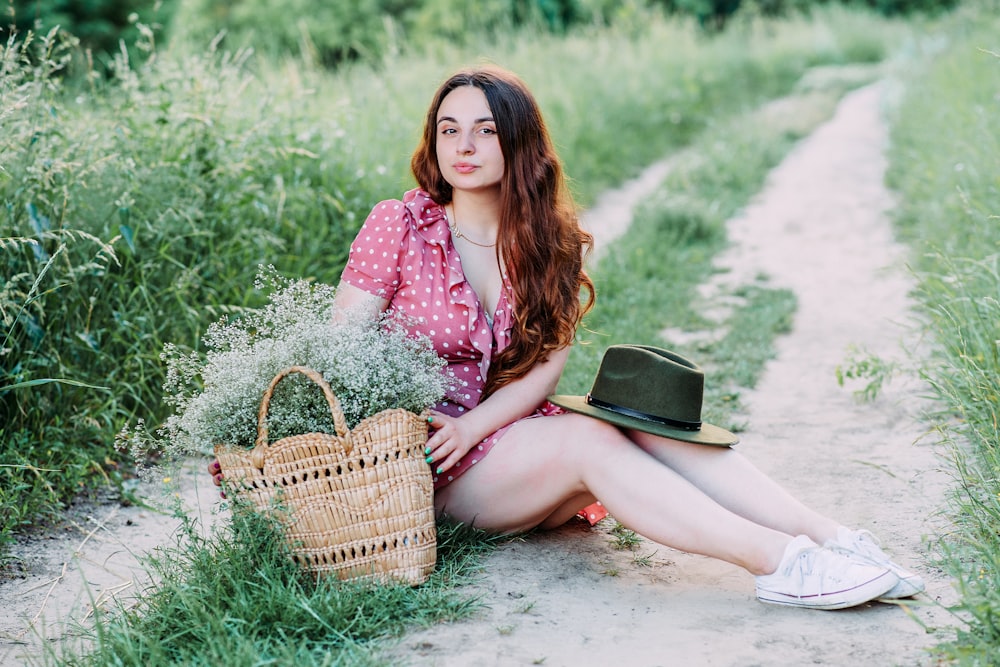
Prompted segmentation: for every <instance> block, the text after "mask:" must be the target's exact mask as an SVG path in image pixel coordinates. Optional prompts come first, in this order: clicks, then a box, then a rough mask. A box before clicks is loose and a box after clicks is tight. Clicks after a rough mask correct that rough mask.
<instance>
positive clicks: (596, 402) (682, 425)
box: [587, 394, 701, 431]
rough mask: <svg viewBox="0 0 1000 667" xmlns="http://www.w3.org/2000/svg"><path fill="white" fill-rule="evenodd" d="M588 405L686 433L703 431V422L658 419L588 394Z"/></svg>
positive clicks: (667, 418)
mask: <svg viewBox="0 0 1000 667" xmlns="http://www.w3.org/2000/svg"><path fill="white" fill-rule="evenodd" d="M587 403H588V404H589V405H593V406H594V407H597V408H601V409H603V410H610V411H611V412H617V413H618V414H620V415H624V416H626V417H634V418H636V419H641V420H643V421H648V422H653V423H656V424H663V425H664V426H672V427H674V428H679V429H682V430H684V431H698V430H700V429H701V422H700V421H697V422H689V421H683V420H681V419H670V418H669V417H658V416H656V415H651V414H649V413H647V412H640V411H639V410H633V409H632V408H626V407H623V406H621V405H615V404H614V403H608V402H607V401H602V400H601V399H599V398H594V397H593V396H591V395H590V394H587Z"/></svg>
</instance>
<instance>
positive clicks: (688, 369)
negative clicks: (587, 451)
mask: <svg viewBox="0 0 1000 667" xmlns="http://www.w3.org/2000/svg"><path fill="white" fill-rule="evenodd" d="M704 390H705V374H704V373H703V372H702V370H701V369H700V368H699V367H698V366H697V364H695V363H693V362H691V361H689V360H687V359H685V358H684V357H682V356H680V355H679V354H675V353H673V352H670V351H669V350H662V349H660V348H657V347H651V346H647V345H612V346H611V347H609V348H608V349H607V351H606V352H605V353H604V359H602V360H601V367H600V369H599V370H598V371H597V377H596V378H595V379H594V386H593V387H592V388H591V390H590V393H589V394H587V395H586V396H563V395H554V396H549V400H550V401H552V402H553V403H555V404H556V405H558V406H560V407H563V408H566V409H567V410H572V411H573V412H579V413H581V414H585V415H590V416H591V417H596V418H597V419H600V420H603V421H606V422H610V423H612V424H614V425H616V426H620V427H622V428H633V429H637V430H639V431H646V432H647V433H654V434H656V435H662V436H665V437H668V438H674V439H676V440H684V441H687V442H696V443H699V444H703V445H719V446H722V447H729V446H731V445H735V444H736V443H737V442H739V438H737V437H736V436H735V435H733V434H732V433H730V432H729V431H727V430H725V429H723V428H719V427H718V426H712V425H711V424H706V423H704V422H702V421H701V403H702V397H703V394H704Z"/></svg>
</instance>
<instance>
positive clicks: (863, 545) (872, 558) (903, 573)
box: [824, 526, 925, 600]
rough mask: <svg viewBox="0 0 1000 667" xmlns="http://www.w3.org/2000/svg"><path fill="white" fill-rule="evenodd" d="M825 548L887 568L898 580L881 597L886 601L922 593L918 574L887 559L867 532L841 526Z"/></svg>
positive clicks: (921, 583) (872, 536)
mask: <svg viewBox="0 0 1000 667" xmlns="http://www.w3.org/2000/svg"><path fill="white" fill-rule="evenodd" d="M824 546H826V547H827V548H830V549H834V550H839V551H846V552H848V553H850V554H853V555H854V556H856V557H858V558H859V559H860V560H862V561H864V562H866V563H870V564H872V565H878V566H880V567H884V568H888V569H889V570H891V571H892V573H893V574H895V575H896V577H897V578H898V579H899V583H898V584H896V585H895V586H893V587H892V589H891V590H890V591H889V592H887V593H885V594H884V595H882V597H883V598H885V599H887V600H898V599H900V598H908V597H912V596H914V595H916V594H917V593H922V592H923V591H924V588H925V586H924V580H923V579H922V578H921V577H920V575H919V574H916V573H915V572H911V571H909V570H907V569H906V568H904V567H903V566H902V565H899V564H898V563H894V562H892V561H891V560H890V559H889V556H888V554H886V553H885V552H884V551H882V548H881V547H880V546H879V543H878V539H876V537H875V536H874V535H872V534H871V533H870V532H868V531H867V530H851V529H850V528H846V527H844V526H841V527H840V528H838V529H837V538H836V539H834V540H827V541H826V544H825V545H824Z"/></svg>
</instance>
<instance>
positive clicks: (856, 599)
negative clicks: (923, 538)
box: [757, 570, 899, 609]
mask: <svg viewBox="0 0 1000 667" xmlns="http://www.w3.org/2000/svg"><path fill="white" fill-rule="evenodd" d="M898 583H899V579H898V578H897V577H896V575H894V574H893V573H892V572H889V571H888V570H886V571H885V573H884V574H881V575H879V576H878V577H876V578H874V579H872V580H871V581H867V582H865V583H863V584H861V585H860V586H855V587H854V588H849V589H846V590H843V591H835V592H830V593H823V594H821V595H807V596H803V597H797V596H794V595H786V594H784V593H778V592H776V591H767V590H761V589H759V588H758V589H757V599H758V600H760V601H761V602H764V603H767V604H780V605H785V606H787V607H805V608H807V609H846V608H848V607H855V606H857V605H859V604H864V603H865V602H871V601H872V600H875V599H877V598H879V597H882V596H884V595H885V594H886V593H888V592H889V591H891V590H892V589H893V588H895V587H896V586H897V584H898Z"/></svg>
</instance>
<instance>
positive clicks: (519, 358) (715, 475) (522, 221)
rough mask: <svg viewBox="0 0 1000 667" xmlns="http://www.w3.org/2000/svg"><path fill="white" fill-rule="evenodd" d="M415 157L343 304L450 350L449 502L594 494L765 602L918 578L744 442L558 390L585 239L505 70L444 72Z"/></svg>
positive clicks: (538, 123)
mask: <svg viewBox="0 0 1000 667" xmlns="http://www.w3.org/2000/svg"><path fill="white" fill-rule="evenodd" d="M411 166H412V170H413V174H414V176H415V177H416V180H417V183H418V184H419V188H417V189H415V190H412V191H410V192H408V193H406V195H405V196H404V198H403V200H402V201H398V200H392V201H384V202H381V203H380V204H378V205H377V206H376V207H375V208H374V209H373V211H372V213H371V215H370V217H369V218H368V219H367V220H366V222H365V223H364V226H363V227H362V229H361V231H360V232H359V234H358V236H357V238H356V240H355V242H354V244H353V245H352V247H351V254H350V259H349V261H348V264H347V266H346V268H345V269H344V272H343V274H342V279H341V284H340V286H339V287H338V290H337V303H338V305H340V306H342V307H343V308H344V309H345V310H349V311H350V312H352V313H357V312H361V313H363V314H364V316H370V317H376V316H377V315H378V313H380V312H381V311H384V310H386V309H388V308H390V307H391V308H393V309H394V310H396V311H400V312H403V313H406V314H407V315H410V316H414V317H415V318H417V321H418V323H417V324H414V325H412V326H413V328H414V329H415V330H418V331H419V332H421V333H423V334H426V335H427V336H429V337H430V339H431V340H432V341H433V343H434V345H435V348H436V350H437V352H438V353H439V354H440V355H441V356H442V357H443V358H445V359H446V360H447V362H448V366H447V372H448V373H449V375H450V376H452V377H453V378H454V380H455V383H454V384H455V385H456V389H454V390H453V391H451V392H449V394H448V396H447V398H446V400H445V401H443V402H442V403H441V404H439V405H438V406H436V410H434V411H433V412H432V417H431V419H430V426H431V429H432V434H431V435H430V437H429V439H428V441H427V449H426V453H427V461H428V464H429V465H431V466H432V470H433V472H434V476H435V505H436V507H437V509H438V511H439V512H441V513H447V514H448V515H450V516H452V517H454V518H456V519H458V520H461V521H465V522H470V523H471V522H474V523H475V525H476V526H478V527H480V528H485V529H489V530H494V531H499V532H519V531H526V530H529V529H532V528H536V527H538V528H551V527H555V526H559V525H561V524H563V523H565V522H566V521H567V520H568V519H570V518H571V517H573V516H574V515H575V514H577V513H578V512H579V511H580V510H581V508H584V507H586V506H588V505H591V504H593V503H595V502H596V501H597V500H598V499H599V500H600V501H601V503H602V504H603V505H604V506H605V507H606V508H607V510H608V511H609V512H610V513H611V514H613V515H614V516H615V518H616V519H617V520H619V521H620V522H621V523H623V524H624V525H625V526H627V527H629V528H630V529H632V530H635V531H636V532H638V533H640V534H642V535H644V536H646V537H647V538H649V539H651V540H654V541H656V542H659V543H661V544H664V545H668V546H671V547H674V548H677V549H680V550H683V551H688V552H692V553H698V554H704V555H708V556H712V557H715V558H720V559H722V560H725V561H728V562H730V563H734V564H736V565H739V566H741V567H743V568H745V569H746V570H747V571H749V572H750V573H751V574H753V575H756V586H757V595H758V599H760V600H761V601H764V602H771V603H776V604H788V605H795V606H803V607H812V608H819V609H835V608H842V607H849V606H853V605H857V604H862V603H864V602H867V601H869V600H872V599H875V598H878V597H906V596H910V595H913V594H915V593H918V592H920V591H921V590H923V582H922V581H921V580H920V578H919V577H918V576H917V575H915V574H913V573H911V572H908V571H906V570H904V569H903V568H902V567H900V566H898V565H896V564H895V563H892V562H891V561H890V560H889V558H888V557H887V556H886V555H885V554H884V553H883V552H882V551H881V549H879V547H878V546H877V544H876V543H875V541H874V539H873V538H872V537H871V535H870V534H869V533H867V532H866V531H853V530H849V529H847V528H846V527H844V526H841V525H840V524H839V523H837V522H836V521H834V520H832V519H829V518H827V517H824V516H822V515H820V514H818V513H816V512H814V511H812V510H810V509H808V508H806V507H805V506H803V505H802V504H801V503H800V502H798V501H797V500H796V499H794V498H793V497H792V496H790V495H789V494H788V493H787V492H785V491H784V490H783V489H782V488H780V487H779V486H778V485H777V484H776V483H775V482H773V481H772V480H771V479H769V478H768V477H766V476H765V475H764V474H763V473H761V472H760V471H758V470H757V469H756V468H755V467H754V466H753V465H752V464H751V463H749V461H747V460H746V459H745V458H743V456H742V455H740V454H739V453H738V452H736V451H734V450H731V449H729V448H728V447H712V446H706V445H704V444H697V443H693V442H687V441H685V440H683V439H678V438H672V437H664V436H663V435H657V434H654V433H651V432H648V431H646V430H639V429H635V428H623V427H621V426H616V425H614V424H612V423H610V422H609V421H607V420H604V419H600V418H594V416H592V415H588V414H583V413H581V412H579V411H567V410H564V409H561V408H559V407H558V406H556V405H554V404H553V403H551V402H549V401H548V400H547V397H549V396H550V394H552V392H553V391H554V390H555V388H556V385H557V382H558V380H559V377H560V374H561V373H562V370H563V367H564V365H565V363H566V359H567V356H568V354H569V349H570V345H571V343H572V341H573V339H574V335H575V330H576V327H577V325H578V324H579V323H580V320H581V318H582V317H583V315H584V314H585V313H586V312H587V311H588V310H589V309H590V308H591V306H592V305H593V301H594V292H593V285H592V283H591V281H590V279H589V278H588V277H587V274H586V273H585V271H584V269H583V256H584V250H585V249H589V247H590V243H591V240H592V239H591V237H590V235H589V234H587V233H586V232H585V231H583V230H582V229H581V228H580V227H579V224H578V221H577V218H576V214H575V209H574V205H573V202H572V200H571V197H570V195H569V193H568V191H567V188H566V185H565V182H564V178H563V174H562V171H561V167H560V163H559V160H558V157H557V156H556V154H555V151H554V149H553V147H552V143H551V140H550V138H549V136H548V132H547V130H546V127H545V123H544V121H543V119H542V116H541V113H540V111H539V109H538V105H537V104H536V102H535V100H534V98H533V97H532V95H531V93H530V92H529V91H528V90H527V88H526V86H525V85H524V84H523V82H521V81H520V79H518V78H517V77H516V76H514V75H513V74H511V73H509V72H507V71H504V70H502V69H499V68H495V67H483V68H479V69H475V70H468V71H461V72H459V73H457V74H455V75H454V76H452V77H451V78H449V79H448V80H447V81H446V82H445V83H444V84H443V85H442V86H441V87H440V88H439V89H438V91H437V93H436V95H435V97H434V100H433V102H432V104H431V106H430V108H429V110H428V113H427V118H426V122H425V126H424V131H423V137H422V140H421V141H420V145H419V146H418V147H417V150H416V152H415V153H414V155H413V158H412V163H411ZM581 290H585V291H586V299H585V301H583V302H582V303H581V300H580V294H581ZM210 468H211V471H212V472H213V473H214V474H215V476H216V482H219V481H220V480H221V473H220V471H219V470H218V466H217V464H215V463H213V465H212V466H211V467H210ZM819 545H824V546H822V547H821V546H819Z"/></svg>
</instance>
